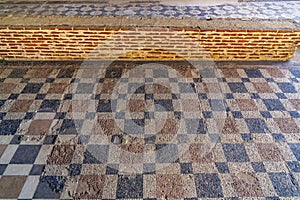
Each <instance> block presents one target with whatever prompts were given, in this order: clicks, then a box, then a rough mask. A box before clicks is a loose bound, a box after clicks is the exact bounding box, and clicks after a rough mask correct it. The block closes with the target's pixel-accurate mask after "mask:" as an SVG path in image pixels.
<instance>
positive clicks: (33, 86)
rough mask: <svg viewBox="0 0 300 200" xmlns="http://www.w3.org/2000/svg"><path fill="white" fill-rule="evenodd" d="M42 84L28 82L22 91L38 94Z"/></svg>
mask: <svg viewBox="0 0 300 200" xmlns="http://www.w3.org/2000/svg"><path fill="white" fill-rule="evenodd" d="M42 86H43V83H28V84H27V85H26V86H25V88H24V89H23V91H22V93H30V94H37V93H39V91H40V89H41V88H42Z"/></svg>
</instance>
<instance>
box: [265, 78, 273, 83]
mask: <svg viewBox="0 0 300 200" xmlns="http://www.w3.org/2000/svg"><path fill="white" fill-rule="evenodd" d="M265 80H266V81H267V82H268V83H272V82H274V79H273V78H266V79H265Z"/></svg>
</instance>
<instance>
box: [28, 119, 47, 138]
mask: <svg viewBox="0 0 300 200" xmlns="http://www.w3.org/2000/svg"><path fill="white" fill-rule="evenodd" d="M51 123H52V120H44V119H37V120H33V121H32V122H31V123H30V126H29V128H28V131H27V133H26V135H45V134H47V133H48V132H49V129H50V126H51Z"/></svg>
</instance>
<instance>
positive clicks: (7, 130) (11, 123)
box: [0, 120, 22, 135]
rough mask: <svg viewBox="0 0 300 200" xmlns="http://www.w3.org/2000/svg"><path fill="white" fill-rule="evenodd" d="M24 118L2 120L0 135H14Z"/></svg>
mask: <svg viewBox="0 0 300 200" xmlns="http://www.w3.org/2000/svg"><path fill="white" fill-rule="evenodd" d="M21 121H22V120H2V121H1V123H0V135H14V134H15V133H16V132H17V130H18V128H19V126H20V124H21Z"/></svg>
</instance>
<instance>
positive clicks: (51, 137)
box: [43, 135, 57, 144]
mask: <svg viewBox="0 0 300 200" xmlns="http://www.w3.org/2000/svg"><path fill="white" fill-rule="evenodd" d="M56 139H57V135H47V136H46V137H45V140H44V143H43V144H54V143H55V141H56Z"/></svg>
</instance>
